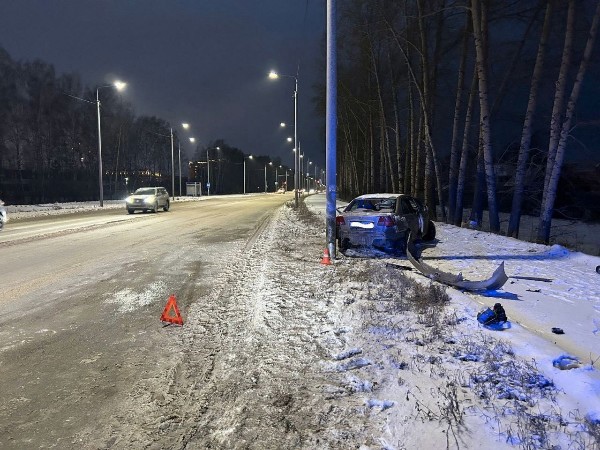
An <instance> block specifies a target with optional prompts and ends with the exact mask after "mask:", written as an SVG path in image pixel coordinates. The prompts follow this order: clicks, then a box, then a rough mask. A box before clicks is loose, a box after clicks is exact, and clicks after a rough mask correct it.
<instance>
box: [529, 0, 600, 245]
mask: <svg viewBox="0 0 600 450" xmlns="http://www.w3.org/2000/svg"><path fill="white" fill-rule="evenodd" d="M569 6H570V5H569ZM599 21H600V0H598V1H597V4H596V12H595V13H594V16H593V19H592V24H591V27H590V32H589V35H588V39H587V43H586V46H585V50H584V52H583V57H582V59H581V63H580V64H579V70H578V71H577V76H576V77H575V81H574V83H573V89H572V90H571V94H570V96H569V101H568V103H567V109H566V111H565V114H564V120H563V123H562V128H561V130H560V138H559V141H558V143H557V146H556V153H555V157H554V164H553V166H552V171H551V173H550V176H549V177H548V185H547V187H546V190H545V192H546V195H545V199H544V202H543V203H542V210H541V213H540V220H539V225H538V235H537V240H538V241H539V242H544V243H548V242H549V240H550V225H551V223H552V212H553V210H554V201H555V200H556V193H557V189H558V180H559V179H560V173H561V169H562V164H563V160H564V157H565V153H566V150H567V138H568V136H569V133H570V131H571V122H572V120H573V115H574V112H575V105H576V103H577V99H578V98H579V93H580V91H581V85H582V83H583V78H584V76H585V72H586V70H587V67H588V64H589V62H590V58H591V56H592V50H593V48H594V43H595V41H596V35H597V33H598V22H599Z"/></svg>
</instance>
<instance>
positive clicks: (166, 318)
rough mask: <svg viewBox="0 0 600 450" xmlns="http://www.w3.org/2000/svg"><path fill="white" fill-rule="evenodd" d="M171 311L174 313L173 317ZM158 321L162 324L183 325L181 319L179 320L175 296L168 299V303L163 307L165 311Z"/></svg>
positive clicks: (179, 315)
mask: <svg viewBox="0 0 600 450" xmlns="http://www.w3.org/2000/svg"><path fill="white" fill-rule="evenodd" d="M171 311H174V312H175V316H172V315H171ZM160 320H161V321H162V322H170V323H174V324H176V325H183V319H182V318H181V314H179V308H178V307H177V301H176V300H175V296H174V295H171V296H170V297H169V301H168V302H167V306H165V310H164V311H163V313H162V316H160Z"/></svg>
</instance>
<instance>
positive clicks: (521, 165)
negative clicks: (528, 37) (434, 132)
mask: <svg viewBox="0 0 600 450" xmlns="http://www.w3.org/2000/svg"><path fill="white" fill-rule="evenodd" d="M553 3H554V0H550V1H548V3H547V6H546V15H545V18H544V25H543V28H542V35H541V38H540V44H539V46H538V52H537V57H536V60H535V66H534V69H533V76H532V77H531V88H530V89H529V102H528V104H527V111H526V113H525V120H524V122H523V132H522V133H521V145H520V148H519V159H518V161H517V171H516V174H515V187H514V192H513V199H512V207H511V212H510V220H509V222H508V230H507V232H506V234H507V236H511V237H514V238H516V237H519V224H520V222H521V207H522V205H523V190H524V187H525V174H526V171H527V161H528V159H529V146H530V144H531V133H532V128H533V116H534V114H535V110H536V107H537V96H538V89H539V86H540V80H541V77H542V73H543V69H544V58H545V55H546V44H547V42H548V35H549V34H550V24H551V19H552V7H553Z"/></svg>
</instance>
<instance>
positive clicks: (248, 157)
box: [244, 155, 252, 194]
mask: <svg viewBox="0 0 600 450" xmlns="http://www.w3.org/2000/svg"><path fill="white" fill-rule="evenodd" d="M246 159H252V155H250V156H244V194H245V193H246Z"/></svg>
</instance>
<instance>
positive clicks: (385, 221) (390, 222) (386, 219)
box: [377, 216, 396, 227]
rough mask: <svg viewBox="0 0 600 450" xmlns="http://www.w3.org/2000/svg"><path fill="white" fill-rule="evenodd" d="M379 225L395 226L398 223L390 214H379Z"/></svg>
mask: <svg viewBox="0 0 600 450" xmlns="http://www.w3.org/2000/svg"><path fill="white" fill-rule="evenodd" d="M377 225H383V226H384V227H393V226H394V225H396V222H394V218H393V217H390V216H379V220H377Z"/></svg>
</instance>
